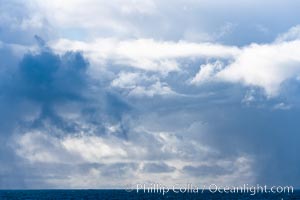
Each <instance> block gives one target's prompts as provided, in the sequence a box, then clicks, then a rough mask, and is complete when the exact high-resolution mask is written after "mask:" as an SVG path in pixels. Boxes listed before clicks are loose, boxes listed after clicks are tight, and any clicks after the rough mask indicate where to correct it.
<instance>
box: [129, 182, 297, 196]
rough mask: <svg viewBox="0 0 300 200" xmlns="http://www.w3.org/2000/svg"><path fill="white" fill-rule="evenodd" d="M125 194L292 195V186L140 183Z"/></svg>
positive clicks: (132, 186)
mask: <svg viewBox="0 0 300 200" xmlns="http://www.w3.org/2000/svg"><path fill="white" fill-rule="evenodd" d="M125 190H126V191H127V192H136V193H153V194H155V193H156V194H162V195H165V194H167V193H168V192H173V193H204V192H209V193H212V194H214V193H219V194H230V193H231V194H238V193H240V194H241V193H247V194H250V195H256V194H262V193H265V194H271V193H272V194H276V193H277V194H282V193H284V194H292V193H294V187H293V186H271V187H268V186H267V185H259V184H257V185H255V186H253V185H249V184H244V185H242V186H218V185H217V184H210V185H202V186H199V185H195V184H192V183H188V184H185V185H182V184H174V185H172V186H171V187H170V186H166V185H164V184H160V183H150V184H145V183H140V184H135V185H128V186H126V189H125Z"/></svg>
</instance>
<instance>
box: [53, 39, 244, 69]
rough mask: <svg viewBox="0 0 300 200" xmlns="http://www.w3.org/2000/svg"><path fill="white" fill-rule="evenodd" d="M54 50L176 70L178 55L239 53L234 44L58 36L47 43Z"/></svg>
mask: <svg viewBox="0 0 300 200" xmlns="http://www.w3.org/2000/svg"><path fill="white" fill-rule="evenodd" d="M51 46H52V47H53V48H54V49H55V50H56V51H57V52H64V51H66V50H79V51H83V52H84V53H85V55H86V56H87V57H88V58H89V59H91V60H92V61H93V62H95V63H98V64H99V63H100V64H101V63H102V64H103V63H105V62H106V61H112V62H114V63H115V64H122V65H129V66H132V67H136V68H140V69H144V70H151V71H161V72H169V71H176V70H179V66H178V63H177V62H176V60H177V59H180V58H210V57H217V58H228V59H230V58H233V57H235V56H236V55H237V54H238V53H239V49H238V48H237V47H234V46H233V47H231V46H224V45H220V44H211V43H190V42H185V41H179V42H170V41H155V40H152V39H137V40H124V41H122V40H117V39H113V38H99V39H97V40H95V41H92V42H81V41H72V40H67V39H61V40H58V41H53V42H51Z"/></svg>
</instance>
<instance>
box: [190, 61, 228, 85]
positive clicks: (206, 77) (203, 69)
mask: <svg viewBox="0 0 300 200" xmlns="http://www.w3.org/2000/svg"><path fill="white" fill-rule="evenodd" d="M222 69H223V63H222V62H220V61H216V62H214V63H207V64H203V65H201V66H200V70H199V72H198V73H197V74H196V76H195V77H194V78H193V79H192V80H191V83H192V84H196V85H198V84H201V83H205V82H208V81H211V80H213V79H214V75H215V74H216V73H217V72H219V71H221V70H222Z"/></svg>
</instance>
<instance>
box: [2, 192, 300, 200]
mask: <svg viewBox="0 0 300 200" xmlns="http://www.w3.org/2000/svg"><path fill="white" fill-rule="evenodd" d="M0 199H1V200H2V199H3V200H6V199H9V200H10V199H13V200H55V199H63V200H84V199H91V200H92V199H101V200H127V199H128V200H138V199H142V200H156V199H158V200H159V199H178V200H181V199H183V200H184V199H191V200H192V199H201V200H250V199H255V200H271V199H272V200H289V199H291V200H297V199H299V200H300V190H296V191H294V192H293V193H290V194H283V193H281V194H279V193H277V194H273V193H272V194H271V193H263V194H261V193H259V194H255V195H251V194H250V193H242V194H241V193H239V194H221V193H210V192H209V191H204V192H203V193H174V192H168V193H167V194H164V195H162V194H161V193H160V194H159V193H144V192H143V191H140V192H138V193H137V192H136V191H132V192H127V191H125V190H0Z"/></svg>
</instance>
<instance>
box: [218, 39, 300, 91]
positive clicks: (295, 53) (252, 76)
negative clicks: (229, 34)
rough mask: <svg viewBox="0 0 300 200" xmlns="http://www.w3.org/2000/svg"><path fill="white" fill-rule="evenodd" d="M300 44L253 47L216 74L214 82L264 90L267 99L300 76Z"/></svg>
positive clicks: (274, 44)
mask: <svg viewBox="0 0 300 200" xmlns="http://www.w3.org/2000/svg"><path fill="white" fill-rule="evenodd" d="M299 50H300V41H299V40H295V41H290V42H281V43H272V44H262V45H259V44H252V45H250V46H246V47H244V48H243V49H242V50H241V53H240V55H239V56H237V57H236V58H235V60H234V62H233V63H231V64H229V65H228V66H227V67H225V68H224V69H223V70H222V71H220V72H218V73H217V74H216V75H215V77H216V78H217V79H220V80H223V81H229V82H240V83H242V84H245V85H249V86H259V87H261V88H263V89H264V90H265V92H266V94H267V95H268V96H270V97H272V96H276V95H278V94H279V92H280V88H281V85H282V83H283V82H284V81H286V80H288V79H290V78H295V77H297V76H299V74H300V53H299V52H300V51H299Z"/></svg>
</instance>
